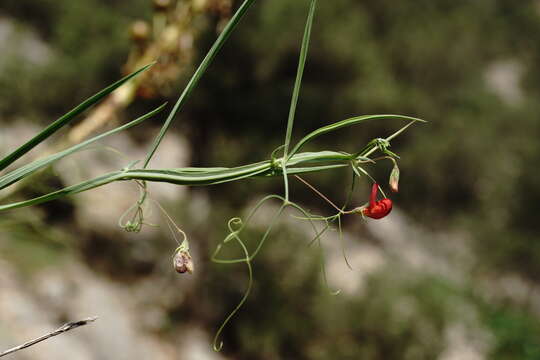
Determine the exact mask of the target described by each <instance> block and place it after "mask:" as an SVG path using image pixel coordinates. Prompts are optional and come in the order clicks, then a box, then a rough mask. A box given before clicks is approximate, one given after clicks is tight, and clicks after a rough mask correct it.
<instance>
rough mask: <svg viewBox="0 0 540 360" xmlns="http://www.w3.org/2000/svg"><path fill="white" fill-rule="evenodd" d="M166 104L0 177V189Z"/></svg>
mask: <svg viewBox="0 0 540 360" xmlns="http://www.w3.org/2000/svg"><path fill="white" fill-rule="evenodd" d="M165 105H166V103H165V104H163V105H161V106H159V107H158V108H156V109H154V110H152V111H150V112H149V113H147V114H145V115H143V116H141V117H139V118H137V119H135V120H133V121H131V122H129V123H127V124H125V125H122V126H119V127H117V128H115V129H113V130H110V131H107V132H105V133H103V134H101V135H98V136H96V137H93V138H91V139H89V140H86V141H83V142H82V143H79V144H77V145H74V146H72V147H70V148H68V149H66V150H63V151H60V152H58V153H55V154H52V155H49V156H47V157H45V158H43V159H38V160H36V161H33V162H31V163H30V164H27V165H25V166H22V167H20V168H18V169H16V170H13V171H12V172H10V173H8V174H6V175H4V176H2V177H0V189H4V188H6V187H7V186H9V185H11V184H13V183H15V182H17V181H19V180H21V179H22V178H25V177H27V176H28V175H30V174H32V173H34V172H36V171H37V170H39V169H41V168H43V167H45V166H48V165H51V164H52V163H54V162H56V161H58V160H60V159H62V158H64V157H66V156H68V155H70V154H73V153H75V152H77V151H79V150H81V149H83V148H84V147H85V146H88V145H90V144H91V143H93V142H96V141H98V140H100V139H103V138H105V137H107V136H109V135H112V134H116V133H117V132H120V131H122V130H126V129H129V128H130V127H132V126H135V125H138V124H140V123H141V122H143V121H144V120H146V119H148V118H150V117H152V116H154V115H155V114H157V113H158V112H160V111H161V110H163V108H164V107H165Z"/></svg>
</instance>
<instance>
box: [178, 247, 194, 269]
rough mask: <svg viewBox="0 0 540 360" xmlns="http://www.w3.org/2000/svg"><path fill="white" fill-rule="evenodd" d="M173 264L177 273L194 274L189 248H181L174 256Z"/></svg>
mask: <svg viewBox="0 0 540 360" xmlns="http://www.w3.org/2000/svg"><path fill="white" fill-rule="evenodd" d="M173 266H174V269H175V270H176V272H177V273H179V274H183V273H186V272H188V273H190V274H193V260H192V259H191V255H190V254H189V252H188V251H187V250H179V251H178V252H177V253H176V254H175V255H174V258H173Z"/></svg>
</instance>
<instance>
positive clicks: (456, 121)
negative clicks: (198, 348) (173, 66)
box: [0, 0, 540, 359]
mask: <svg viewBox="0 0 540 360" xmlns="http://www.w3.org/2000/svg"><path fill="white" fill-rule="evenodd" d="M307 5H308V2H307V1H289V0H272V1H260V2H259V3H258V4H256V5H255V7H254V8H253V9H252V10H251V12H250V13H249V14H248V16H247V18H246V19H245V20H244V21H243V23H242V25H241V27H240V28H239V31H238V32H237V33H235V34H234V35H233V37H232V38H231V39H230V41H229V43H228V44H226V46H225V47H224V49H223V52H222V54H221V55H220V56H218V58H217V61H216V62H215V64H213V65H212V67H211V69H210V72H209V73H208V74H207V75H206V76H205V77H204V79H203V80H202V83H201V86H200V87H199V88H198V89H197V90H196V91H195V93H194V96H193V98H192V99H191V100H190V101H189V102H188V105H187V108H186V111H185V112H184V113H183V114H180V116H179V118H181V119H179V121H178V122H177V124H176V125H175V131H178V132H180V133H182V134H186V136H187V137H188V139H189V141H190V142H191V146H192V149H194V151H193V159H192V161H193V166H234V165H238V164H241V163H244V162H248V161H257V160H261V159H264V158H267V157H268V156H269V154H270V152H271V151H272V150H273V149H274V148H275V147H276V146H278V145H279V144H281V143H282V142H283V137H284V131H285V125H286V117H287V112H288V106H289V101H290V100H289V97H290V93H291V89H292V83H293V80H294V75H295V71H296V66H297V55H298V49H299V44H300V40H301V36H302V29H303V26H304V20H305V16H306V14H307ZM149 9H150V6H149V4H148V2H147V1H143V0H137V1H129V2H124V1H108V2H104V1H98V0H84V1H52V0H43V1H39V2H35V1H30V0H2V2H1V3H0V14H4V15H8V16H10V17H12V18H13V19H15V20H16V21H17V22H18V23H19V24H20V26H23V27H26V28H29V29H31V30H32V31H35V32H36V33H37V34H38V36H39V37H40V38H41V39H42V40H43V41H45V42H46V43H47V45H48V46H49V47H50V48H51V50H52V53H53V55H52V58H51V60H50V61H49V62H47V63H46V64H44V65H41V66H32V65H30V64H29V63H27V62H25V61H23V59H20V58H13V59H9V61H7V63H6V64H5V65H4V67H3V68H2V69H1V71H0V116H1V118H2V121H3V122H8V121H12V120H13V119H16V118H20V117H27V118H31V119H34V120H35V121H38V122H39V123H41V124H43V123H47V122H48V121H49V120H50V119H53V118H55V117H56V116H57V115H58V114H60V113H62V112H63V111H65V110H66V109H68V108H71V107H72V106H73V105H74V104H76V103H78V102H79V101H80V100H81V99H83V98H84V97H86V96H87V95H88V94H91V93H93V92H94V91H96V90H98V89H100V88H102V87H104V86H105V85H106V84H108V83H110V82H112V80H114V79H117V78H118V77H119V69H120V68H121V64H123V63H124V61H125V59H126V54H127V51H128V48H129V41H128V37H127V26H128V23H129V21H131V20H133V19H134V18H136V17H143V18H144V17H148V16H149V14H150V11H149ZM539 34H540V10H539V7H538V2H537V1H534V0H522V1H519V2H516V1H511V0H481V1H456V0H452V1H449V0H436V1H435V0H429V1H428V0H420V1H414V2H413V1H401V2H399V1H392V0H379V1H368V0H333V1H321V2H320V4H319V8H318V11H317V15H316V20H315V24H314V29H313V39H312V43H311V46H310V55H309V58H308V62H307V67H306V70H305V75H304V83H303V85H302V92H301V96H300V102H299V107H298V110H297V121H296V122H295V129H294V134H295V135H296V136H297V137H298V136H300V135H303V134H304V133H306V132H307V131H309V130H312V129H314V128H316V127H318V126H322V125H324V124H328V123H330V122H332V121H337V120H341V119H344V118H346V117H349V116H351V115H356V114H370V113H397V114H405V115H411V116H418V117H421V118H423V119H426V120H429V121H430V123H429V124H428V125H427V126H421V127H418V128H416V129H414V131H410V132H407V133H406V134H405V135H404V136H403V137H400V138H399V139H397V141H395V143H394V144H393V149H395V150H398V153H399V154H400V155H402V160H401V162H400V166H401V184H400V190H401V193H400V194H397V195H396V196H395V199H396V202H397V203H398V204H399V206H400V207H401V208H402V209H406V212H407V214H408V215H409V216H410V217H411V218H412V219H414V220H415V221H416V222H418V223H420V224H422V225H423V226H425V227H427V228H431V229H433V230H439V231H441V230H457V231H460V232H464V233H470V234H472V236H471V238H472V239H473V241H474V243H473V249H475V250H476V251H475V253H476V256H477V258H478V262H477V263H476V264H475V266H474V269H473V274H471V277H470V279H468V280H467V282H466V283H465V284H461V285H460V286H457V285H455V284H452V282H450V281H447V280H445V279H444V278H442V277H441V278H439V277H429V276H421V275H419V274H413V275H410V276H409V277H407V276H399V274H398V272H399V271H396V269H392V270H391V271H388V272H382V273H380V274H375V275H374V276H372V277H371V278H370V279H369V281H368V285H367V286H366V289H365V290H364V291H365V294H366V295H365V296H357V297H354V296H344V295H343V296H339V297H336V298H334V297H331V296H330V295H328V291H327V289H326V288H324V286H323V284H322V283H321V280H320V270H319V264H318V262H317V254H316V252H315V251H312V250H311V249H306V247H305V242H302V241H299V240H298V238H300V237H301V236H299V235H298V234H296V235H294V232H291V231H286V230H284V229H280V230H279V231H277V232H276V234H274V236H273V238H275V239H279V240H278V244H276V243H274V242H272V243H270V244H267V245H266V246H265V249H264V251H263V253H262V254H261V256H260V257H259V258H258V259H257V260H256V261H255V263H254V269H255V276H256V279H255V285H254V286H255V287H254V289H253V293H252V295H251V297H250V299H249V300H248V303H247V304H246V306H245V307H244V308H243V309H242V310H241V312H240V313H239V316H238V317H237V318H235V320H234V321H233V322H232V324H231V325H230V327H228V328H227V330H226V331H225V333H224V335H225V342H226V349H228V350H227V352H228V353H230V354H234V355H235V358H238V359H240V358H243V359H251V358H258V359H277V358H294V359H357V358H363V359H433V358H436V357H437V355H438V354H440V352H441V351H443V342H444V334H443V329H444V328H445V327H446V326H448V325H449V324H451V323H452V320H454V319H455V318H456V317H460V316H463V315H460V314H456V313H455V311H456V310H455V309H456V308H459V306H460V304H467V306H473V307H475V308H477V309H480V310H481V311H482V314H483V315H485V316H484V317H483V319H482V324H483V325H484V326H485V327H486V328H487V329H489V330H490V331H491V333H492V335H493V336H494V340H493V342H494V346H493V348H492V353H491V354H490V358H493V359H538V358H540V350H539V348H540V347H539V344H538V339H539V338H540V320H539V319H538V317H537V315H534V313H533V312H530V311H529V312H527V311H526V310H522V309H521V308H520V307H518V306H516V305H514V304H512V303H504V304H499V303H489V304H487V303H485V302H484V301H483V300H481V299H480V300H478V299H477V298H476V297H475V296H470V295H467V294H470V293H475V292H476V290H477V285H476V283H475V281H477V277H479V278H481V277H482V276H483V274H485V273H490V274H498V273H505V272H510V273H517V274H519V275H520V276H522V277H524V278H526V279H528V281H530V282H531V283H532V284H535V285H536V286H538V282H539V280H540V278H539V276H540V243H539V239H538V234H539V233H540V225H538V224H540V222H538V221H537V219H536V216H537V214H538V212H539V210H540V205H539V204H540V186H539V184H540V171H539V170H538V166H537V165H536V164H538V163H539V162H540V148H539V142H538V140H537V138H536V137H535V135H536V134H539V133H540V115H538V114H539V113H540V112H539V110H540V106H539V102H538V98H539V95H540V67H539V66H538V64H539V63H540V62H539V60H540V42H538V41H537V38H538V35H539ZM214 38H215V30H214V28H213V27H211V26H209V28H208V31H207V33H206V34H205V35H204V36H203V38H201V39H199V40H198V43H197V48H198V49H199V56H200V57H201V58H202V56H203V55H204V53H205V51H206V49H208V48H209V45H210V44H211V42H212V41H213V39H214ZM507 62H512V63H517V64H518V65H519V69H520V70H519V71H518V76H519V79H518V80H519V81H518V86H520V89H521V90H520V96H519V98H518V99H517V100H515V101H510V100H508V99H505V98H504V97H502V96H500V95H499V93H498V92H497V91H496V89H494V88H493V86H490V81H489V76H490V69H492V68H493V67H494V66H496V65H497V64H500V63H507ZM136 106H137V105H136ZM140 106H144V104H143V105H140ZM180 120H181V121H180ZM396 128H397V127H396V124H393V123H389V122H374V123H371V124H368V125H365V126H362V127H361V128H358V131H342V132H340V133H339V135H338V136H334V137H325V138H322V139H320V140H318V141H319V142H320V144H324V146H325V147H327V148H332V149H335V150H345V151H354V150H356V149H358V148H359V147H361V146H362V145H363V144H364V143H365V142H366V141H367V140H369V139H371V138H373V137H376V136H380V135H381V134H387V133H390V132H391V131H392V130H394V129H396ZM311 149H315V147H312V148H311ZM306 150H310V149H306ZM388 166H390V165H388ZM373 171H374V174H375V176H376V177H377V178H378V179H384V178H383V176H386V174H387V173H388V169H387V168H384V169H383V168H382V167H381V168H380V169H373ZM349 179H350V177H349V176H348V175H347V174H346V173H344V172H336V173H333V174H321V176H317V177H316V178H315V179H314V180H313V181H314V182H315V183H316V184H318V185H320V186H321V188H322V190H323V191H324V193H325V194H327V195H328V196H330V197H331V198H332V199H338V200H339V199H343V198H344V194H345V190H344V189H347V186H348V185H347V182H348V181H349ZM381 182H382V180H381ZM324 184H333V186H324ZM280 190H281V184H280V183H279V181H278V182H276V181H268V180H261V181H259V182H251V181H250V182H249V186H246V184H245V183H241V184H229V185H226V186H217V187H215V188H209V189H208V190H207V191H208V194H209V196H210V198H211V199H213V200H212V207H213V208H212V212H213V213H215V215H214V216H215V219H214V220H213V221H216V222H217V223H219V221H222V222H224V220H223V219H225V218H226V216H227V215H224V214H229V210H230V209H227V208H226V205H225V204H228V206H230V207H231V208H234V209H238V208H241V207H242V206H244V205H245V204H246V203H248V202H249V201H251V199H252V198H253V197H254V196H256V195H257V194H259V193H266V192H276V191H280ZM293 197H294V200H295V201H296V200H301V201H302V202H303V203H305V204H307V205H308V206H312V207H316V206H321V205H320V201H319V199H317V198H315V197H313V196H312V194H311V193H310V192H309V190H306V189H302V188H295V190H294V191H293ZM362 201H363V200H362V199H357V202H362ZM218 215H219V216H218ZM222 215H223V216H222ZM218 217H219V219H220V220H218ZM537 223H538V224H537ZM0 225H1V224H0ZM197 231H198V232H200V235H201V237H203V238H210V239H215V238H219V237H220V234H221V235H222V234H223V233H224V229H221V228H217V229H216V228H212V227H211V228H204V229H199V230H196V232H197ZM21 236H22V235H21ZM25 236H26V235H25ZM305 240H308V239H305ZM104 242H105V243H106V240H104ZM206 246H208V247H211V245H210V246H209V245H208V244H205V245H203V249H205V247H206ZM26 249H27V248H26V247H24V253H26V251H29V250H26ZM36 249H37V250H36V252H40V251H41V250H39V248H36ZM39 256H45V255H39ZM115 261H118V259H116V260H115ZM244 268H245V265H242V264H239V265H236V266H230V267H228V268H227V269H224V267H223V266H222V265H212V266H211V271H209V272H208V273H209V275H207V276H206V277H205V279H204V280H203V281H201V283H200V284H199V285H198V288H197V290H195V291H194V293H193V294H191V295H190V296H191V297H192V298H191V300H190V301H191V302H189V301H188V305H187V306H185V305H184V306H185V308H183V309H181V310H177V311H178V312H177V313H176V312H175V311H171V317H172V318H173V319H174V318H175V316H178V318H179V319H180V318H182V319H185V318H186V317H189V316H192V317H194V318H195V317H197V319H199V320H198V321H200V319H204V320H203V321H204V322H205V324H206V326H207V327H208V329H214V328H215V326H216V324H217V323H218V322H219V321H220V319H222V318H223V314H224V313H226V312H227V310H228V309H231V308H233V307H234V305H235V304H236V301H237V300H238V299H239V298H240V296H241V294H242V291H243V289H244V287H243V286H244V285H243V284H244V283H245V281H247V279H245V271H244V270H245V269H244ZM397 270H399V269H397ZM123 271H125V272H126V273H127V272H129V271H130V270H129V269H125V270H123ZM195 294H198V295H195ZM201 294H204V295H205V296H204V299H200V297H201ZM196 296H197V298H195V297H196ZM190 304H191V305H190ZM400 304H405V305H403V306H404V307H403V309H405V310H404V311H405V312H406V313H405V314H403V313H402V311H401V310H403V309H401V310H400V306H401V305H400ZM359 355H361V356H360V357H359Z"/></svg>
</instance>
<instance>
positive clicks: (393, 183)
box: [388, 164, 399, 192]
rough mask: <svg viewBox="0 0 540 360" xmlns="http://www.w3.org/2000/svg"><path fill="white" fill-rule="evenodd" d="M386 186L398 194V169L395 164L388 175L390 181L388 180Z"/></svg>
mask: <svg viewBox="0 0 540 360" xmlns="http://www.w3.org/2000/svg"><path fill="white" fill-rule="evenodd" d="M388 184H389V185H390V189H391V190H392V191H393V192H398V189H399V167H398V165H397V164H394V168H393V169H392V172H391V173H390V179H389V180H388Z"/></svg>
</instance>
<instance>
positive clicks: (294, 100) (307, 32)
mask: <svg viewBox="0 0 540 360" xmlns="http://www.w3.org/2000/svg"><path fill="white" fill-rule="evenodd" d="M316 5H317V0H311V3H310V6H309V13H308V18H307V21H306V26H305V28H304V36H303V38H302V47H301V48H300V57H299V58H298V69H297V70H296V79H295V81H294V88H293V94H292V97H291V106H290V108H289V117H288V119H287V130H286V132H285V144H284V151H283V154H284V155H283V166H282V169H283V182H284V185H285V200H286V201H289V180H288V179H287V166H286V165H287V161H288V160H289V156H288V151H289V145H290V143H291V136H292V129H293V124H294V116H295V114H296V105H297V104H298V95H299V94H300V86H301V85H302V76H303V75H304V67H305V65H306V59H307V52H308V48H309V40H310V38H311V27H312V25H313V17H314V15H315V7H316Z"/></svg>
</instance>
